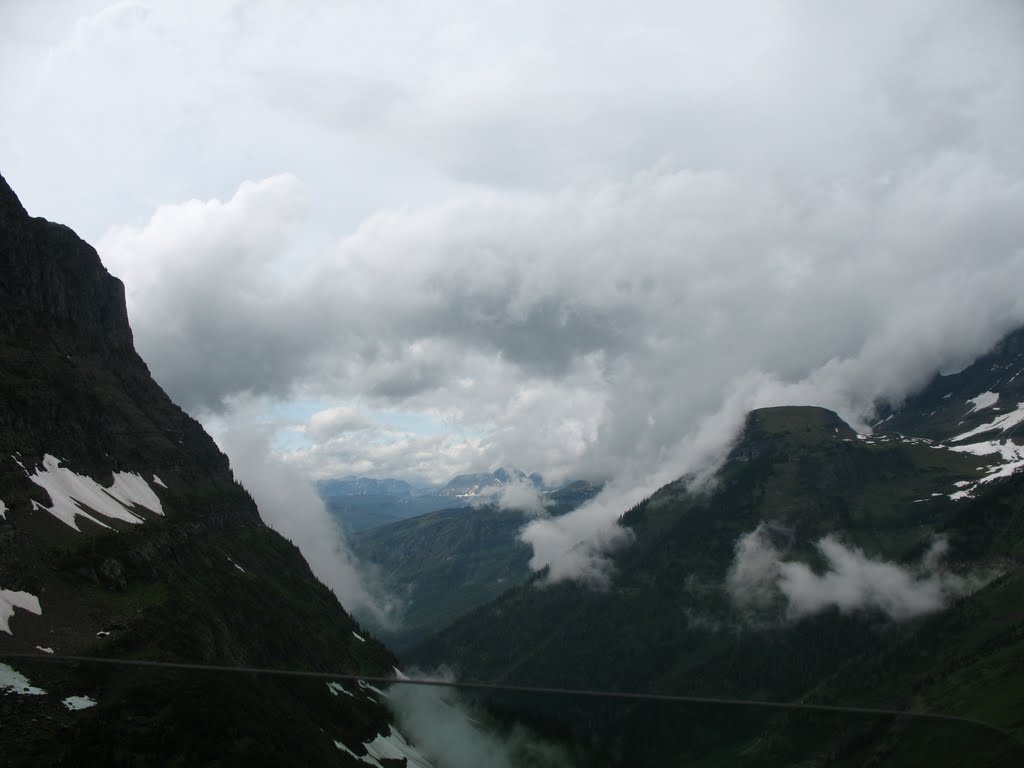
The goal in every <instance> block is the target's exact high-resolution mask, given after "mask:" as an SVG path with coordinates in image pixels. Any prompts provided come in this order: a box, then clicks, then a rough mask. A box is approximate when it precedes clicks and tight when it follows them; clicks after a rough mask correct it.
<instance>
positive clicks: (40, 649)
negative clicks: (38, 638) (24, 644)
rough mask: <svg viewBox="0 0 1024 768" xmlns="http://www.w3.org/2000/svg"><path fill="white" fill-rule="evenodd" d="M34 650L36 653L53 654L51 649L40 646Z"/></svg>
mask: <svg viewBox="0 0 1024 768" xmlns="http://www.w3.org/2000/svg"><path fill="white" fill-rule="evenodd" d="M36 650H37V651H42V652H43V653H53V648H44V647H43V646H41V645H37V646H36Z"/></svg>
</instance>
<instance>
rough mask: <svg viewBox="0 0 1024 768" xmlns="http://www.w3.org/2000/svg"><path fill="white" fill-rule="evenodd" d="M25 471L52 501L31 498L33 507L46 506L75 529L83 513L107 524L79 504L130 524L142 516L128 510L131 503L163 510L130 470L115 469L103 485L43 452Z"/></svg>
mask: <svg viewBox="0 0 1024 768" xmlns="http://www.w3.org/2000/svg"><path fill="white" fill-rule="evenodd" d="M25 474H27V475H28V477H29V479H30V480H31V481H32V482H33V483H35V484H36V485H38V486H39V487H40V488H43V489H44V490H45V491H46V492H47V493H48V494H49V495H50V501H51V503H52V506H50V507H49V508H47V507H44V506H43V505H41V504H39V503H38V502H35V501H33V502H32V505H33V507H34V508H36V509H44V510H46V511H47V512H49V513H50V514H51V515H53V516H54V517H56V518H57V519H58V520H60V521H61V522H62V523H64V524H65V525H67V526H70V527H71V528H74V529H75V530H76V531H78V530H81V529H80V528H79V527H78V524H77V522H76V520H75V518H76V517H84V518H86V519H88V520H91V521H92V522H94V523H96V524H97V525H101V526H103V527H104V528H109V527H110V526H109V525H107V524H106V523H104V522H102V521H100V520H98V519H97V518H96V517H94V516H93V515H91V514H89V513H88V512H87V511H85V509H84V508H83V506H84V507H88V508H89V509H90V510H92V511H93V512H96V513H98V514H100V515H103V516H104V517H108V518H110V519H112V520H122V521H124V522H127V523H133V524H135V523H141V522H143V519H142V518H141V517H139V516H138V515H136V514H134V513H133V512H131V511H130V510H129V507H130V506H132V505H136V506H140V507H145V508H146V509H148V510H150V511H151V512H155V513H156V514H158V515H162V514H163V513H164V510H163V506H162V505H161V503H160V499H159V498H157V495H156V493H155V492H154V491H153V489H152V488H151V487H150V486H149V484H148V483H147V482H146V481H145V480H144V479H143V478H141V477H140V476H139V475H136V474H132V473H130V472H115V473H114V482H113V484H112V485H111V486H110V487H109V488H104V487H103V486H101V485H100V484H99V483H97V482H96V481H95V480H93V479H92V478H90V477H85V476H83V475H78V474H75V473H74V472H72V471H71V470H70V469H68V468H67V467H62V466H60V461H59V460H58V459H57V458H56V457H54V456H51V455H50V454H46V455H45V456H44V457H43V466H42V468H41V469H37V470H36V471H35V473H32V474H30V473H29V472H28V470H26V471H25Z"/></svg>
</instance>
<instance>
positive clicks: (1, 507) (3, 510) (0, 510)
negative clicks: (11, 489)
mask: <svg viewBox="0 0 1024 768" xmlns="http://www.w3.org/2000/svg"><path fill="white" fill-rule="evenodd" d="M0 517H2V518H3V519H4V520H6V519H7V505H6V504H4V502H3V501H2V500H0Z"/></svg>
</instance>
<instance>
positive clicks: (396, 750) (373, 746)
mask: <svg viewBox="0 0 1024 768" xmlns="http://www.w3.org/2000/svg"><path fill="white" fill-rule="evenodd" d="M388 730H389V733H388V735H387V736H382V735H380V734H378V735H377V737H376V738H375V739H374V740H373V741H368V742H366V743H365V744H363V747H364V748H365V749H366V752H367V754H365V755H357V754H356V753H355V752H353V751H352V750H351V749H349V748H348V747H347V746H345V744H343V743H342V742H340V741H335V742H334V746H335V747H337V748H338V749H340V750H342V751H343V752H347V753H348V754H350V755H351V756H352V757H354V758H355V759H356V760H359V761H361V762H363V763H366V764H367V765H373V766H376V767H377V768H383V765H382V763H381V762H380V761H381V760H405V764H406V766H408V768H433V763H431V762H430V761H429V760H427V758H425V757H424V756H423V754H422V753H421V752H420V751H419V750H418V749H416V747H414V746H412V744H410V743H409V742H408V741H406V740H405V737H404V736H402V734H401V733H399V732H398V731H396V730H395V727H394V726H393V725H389V726H388Z"/></svg>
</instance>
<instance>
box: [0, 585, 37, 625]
mask: <svg viewBox="0 0 1024 768" xmlns="http://www.w3.org/2000/svg"><path fill="white" fill-rule="evenodd" d="M15 608H21V609H22V610H23V611H28V612H29V613H34V614H35V615H36V616H39V615H40V614H42V612H43V609H42V608H41V607H40V606H39V598H38V597H36V596H35V595H32V594H29V593H28V592H13V591H11V590H9V589H0V630H2V631H4V632H6V633H7V634H8V635H13V634H14V633H13V632H11V625H10V621H11V616H13V615H14V609H15Z"/></svg>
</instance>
